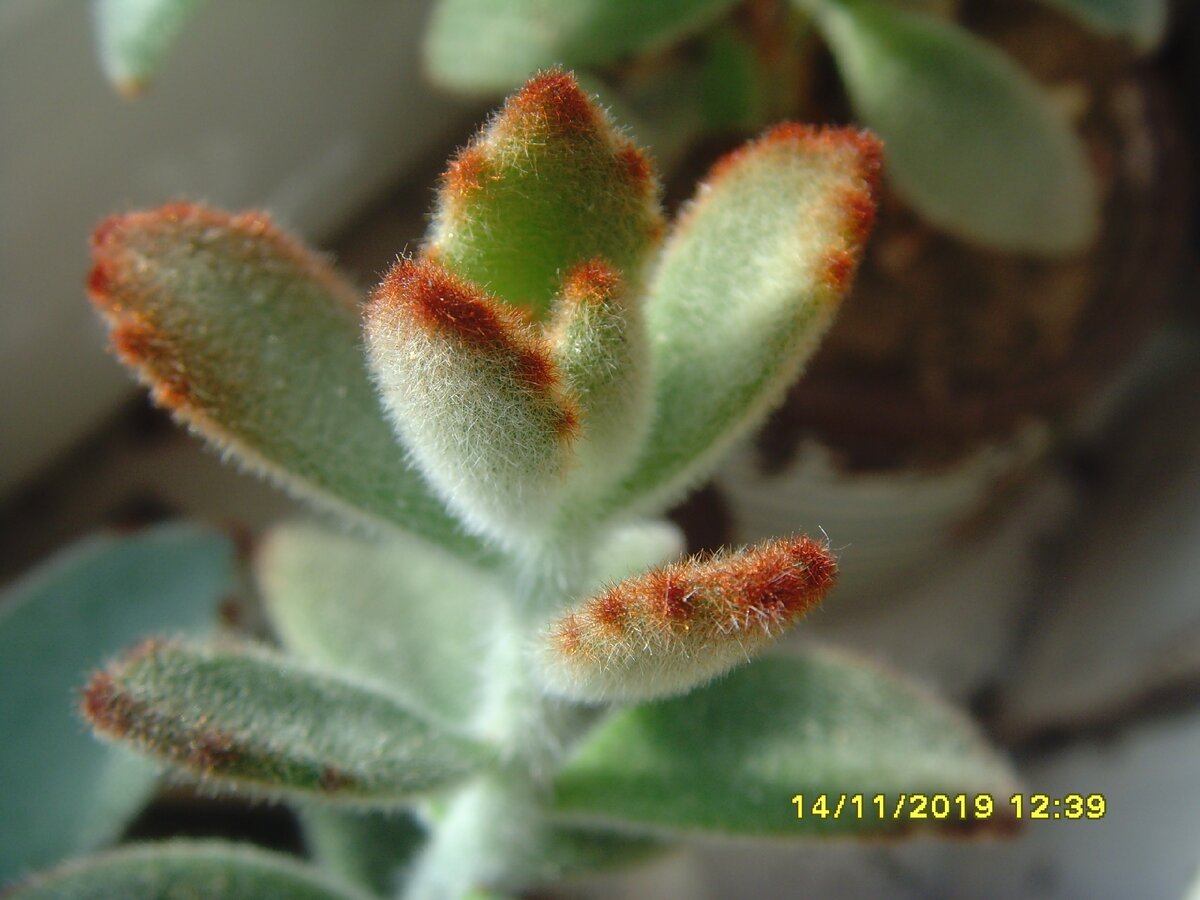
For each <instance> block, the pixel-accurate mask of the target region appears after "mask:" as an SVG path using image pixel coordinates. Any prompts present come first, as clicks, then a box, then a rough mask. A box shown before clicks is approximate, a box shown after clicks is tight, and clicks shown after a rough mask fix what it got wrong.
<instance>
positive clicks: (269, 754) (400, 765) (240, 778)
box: [83, 641, 487, 807]
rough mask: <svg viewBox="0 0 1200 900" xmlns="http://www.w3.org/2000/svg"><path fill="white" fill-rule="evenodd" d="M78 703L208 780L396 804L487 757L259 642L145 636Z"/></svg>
mask: <svg viewBox="0 0 1200 900" xmlns="http://www.w3.org/2000/svg"><path fill="white" fill-rule="evenodd" d="M83 712H84V714H85V715H86V716H87V718H88V719H89V720H90V721H91V723H92V726H93V727H94V728H95V729H96V731H97V733H98V734H100V735H101V736H103V737H105V738H108V739H110V740H113V741H119V742H123V743H126V744H129V745H132V746H133V747H135V748H137V749H139V750H141V751H142V752H143V753H146V754H148V755H150V756H152V757H156V758H158V759H161V760H163V761H165V762H168V763H171V764H172V765H174V766H177V767H179V768H182V769H183V770H185V771H186V772H188V773H190V774H192V775H196V776H198V777H200V778H202V779H211V780H212V781H213V783H214V786H216V787H220V786H221V785H225V786H227V787H231V788H245V789H246V790H248V791H250V792H252V793H260V794H267V795H280V794H296V795H299V796H311V797H321V798H324V799H329V800H343V801H347V802H350V803H354V804H358V805H360V806H376V807H380V806H385V807H386V806H394V805H397V804H399V803H402V802H403V801H405V800H406V799H408V798H410V797H412V796H414V795H417V794H421V793H425V792H428V791H432V790H436V789H438V788H442V787H445V786H447V785H449V784H452V783H454V782H455V781H458V780H460V779H462V778H464V777H466V776H467V775H469V774H470V773H471V772H473V771H474V770H475V769H477V768H478V767H479V766H481V765H482V764H483V763H484V762H485V761H486V759H487V754H486V752H484V751H483V750H482V748H480V747H478V746H477V745H474V744H472V743H470V742H468V741H465V740H463V739H460V738H455V737H451V736H449V735H447V734H443V733H440V732H439V731H437V730H436V729H434V728H433V727H431V726H429V725H427V724H426V723H425V722H423V721H422V720H420V719H417V718H415V717H414V716H413V715H412V714H411V713H409V712H408V711H406V710H405V709H403V708H402V707H401V706H400V705H399V704H398V703H397V702H396V701H395V700H394V699H393V698H392V697H391V696H390V695H387V694H384V693H381V692H378V691H376V690H373V689H371V688H369V687H367V686H366V685H361V684H357V683H354V682H351V681H348V680H345V679H344V678H342V677H340V676H335V675H333V674H328V673H324V672H320V671H318V670H315V669H308V668H305V667H302V666H301V665H299V664H298V663H295V662H293V661H290V660H288V659H285V658H282V657H279V656H277V655H275V654H273V653H269V652H267V651H266V650H264V649H259V648H251V647H248V646H245V647H235V646H216V647H206V646H192V645H187V644H180V643H172V642H159V641H147V642H146V643H144V644H143V645H141V646H140V647H138V648H136V649H134V650H133V651H131V652H130V653H129V654H127V655H126V656H125V657H123V658H122V659H119V660H118V661H117V662H115V663H113V664H112V665H110V666H109V667H108V668H107V669H105V670H104V671H102V672H99V673H97V674H96V675H95V676H94V677H93V678H92V681H91V683H90V684H89V685H88V688H87V691H86V693H85V696H84V700H83Z"/></svg>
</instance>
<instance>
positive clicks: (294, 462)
mask: <svg viewBox="0 0 1200 900" xmlns="http://www.w3.org/2000/svg"><path fill="white" fill-rule="evenodd" d="M92 253H93V257H94V260H95V267H94V268H93V270H92V274H91V277H90V279H89V288H90V291H91V296H92V300H93V301H94V302H95V304H96V305H97V307H98V308H99V309H100V310H101V312H102V313H104V315H105V317H106V318H107V319H108V321H109V323H110V325H111V326H112V329H113V330H112V341H113V345H114V346H115V348H116V350H117V352H118V353H119V354H120V355H121V356H122V357H123V358H124V359H125V361H126V362H128V363H129V364H130V365H131V366H132V367H133V368H135V369H136V370H137V372H138V374H139V376H140V377H141V379H142V380H143V381H144V382H145V383H146V384H147V385H148V386H150V387H151V388H153V389H154V395H155V399H156V400H157V401H158V402H159V403H160V404H161V405H163V406H165V407H167V408H169V409H171V410H172V411H174V412H175V413H176V414H177V415H178V416H179V417H180V418H182V419H183V420H184V421H186V422H187V423H188V424H189V425H191V426H192V427H193V428H195V429H196V430H197V431H199V432H201V433H202V434H203V435H204V436H205V437H207V438H208V439H209V440H211V441H212V442H213V443H215V444H216V445H217V446H219V447H221V448H223V449H226V450H228V451H230V452H231V453H232V454H233V455H235V456H237V457H238V458H239V459H241V460H242V461H243V462H245V463H247V464H249V465H250V467H251V468H253V469H255V470H256V471H259V472H264V473H266V474H269V475H271V476H273V477H275V478H277V479H278V480H280V481H282V482H283V483H284V484H285V485H286V486H288V487H291V488H294V489H296V491H297V492H298V493H302V494H305V495H308V496H315V497H316V498H318V499H320V500H323V501H325V502H326V503H328V504H331V505H333V506H335V507H337V508H339V509H343V510H355V509H358V510H363V511H365V512H366V513H367V514H368V515H370V516H372V517H374V518H375V519H376V520H383V521H388V522H392V523H395V524H398V525H401V526H403V527H405V528H408V529H410V530H412V531H414V532H416V533H418V534H420V535H422V536H424V537H428V538H431V539H433V540H435V541H440V542H442V543H445V544H447V545H452V546H454V547H456V548H459V549H463V550H473V549H476V548H475V545H474V544H473V542H471V541H469V540H468V539H467V538H465V537H464V536H463V534H462V533H461V530H460V529H459V528H458V525H457V523H456V522H454V521H453V520H452V519H451V518H450V517H449V515H448V514H447V513H446V512H445V510H444V509H443V507H442V505H441V504H440V503H439V502H438V501H437V500H436V499H435V498H434V497H433V495H432V494H431V493H430V492H429V490H428V488H427V487H426V486H425V483H424V481H423V479H422V478H421V476H420V474H419V473H418V472H417V470H416V469H415V468H414V467H413V466H411V465H410V464H409V463H407V462H406V461H405V457H404V452H403V450H402V449H401V448H399V447H397V446H396V440H395V438H394V437H393V435H392V432H391V429H390V428H389V427H388V424H387V421H386V420H385V418H384V416H383V412H382V410H381V409H380V408H379V402H378V400H377V399H376V397H375V391H374V389H373V388H372V386H371V383H370V381H369V379H368V378H367V372H366V364H365V362H364V360H363V358H362V349H361V347H360V343H359V341H360V339H359V324H358V314H357V309H356V305H357V299H358V298H357V295H356V292H355V291H354V290H353V289H352V288H351V287H350V286H349V285H348V284H346V283H345V282H344V281H342V280H341V279H340V278H339V277H338V275H337V274H336V273H334V272H333V271H332V270H331V269H330V268H328V267H327V266H325V265H324V264H323V263H322V262H320V261H319V260H318V259H317V258H316V257H314V256H313V255H312V254H311V253H309V252H308V251H307V250H306V249H305V248H304V247H302V246H301V245H300V244H299V243H297V242H296V241H294V240H292V239H291V238H289V237H288V236H286V235H284V234H283V233H281V232H280V231H278V230H277V229H276V228H275V227H274V226H273V225H272V224H271V223H270V221H269V220H268V219H267V218H266V217H265V216H264V215H262V214H260V213H244V214H242V215H237V216H230V215H228V214H226V213H222V212H218V211H215V210H209V209H204V208H202V207H198V206H190V205H185V204H175V205H170V206H164V207H162V208H161V209H158V210H155V211H152V212H138V213H131V214H129V215H125V216H116V217H114V218H112V219H109V220H108V221H107V222H105V223H104V224H103V225H101V226H100V227H99V228H98V229H97V230H96V233H95V235H94V236H93V238H92Z"/></svg>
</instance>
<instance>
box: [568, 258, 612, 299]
mask: <svg viewBox="0 0 1200 900" xmlns="http://www.w3.org/2000/svg"><path fill="white" fill-rule="evenodd" d="M620 288H621V275H620V273H618V272H617V270H616V269H614V268H613V267H612V266H610V265H609V264H608V263H607V262H605V261H604V260H603V259H601V258H600V257H596V258H595V259H590V260H588V261H587V262H582V263H579V264H578V265H576V266H574V267H573V268H572V269H571V270H570V271H569V272H568V273H567V277H566V278H564V279H563V294H564V296H565V297H566V298H567V299H568V300H574V301H582V302H588V303H606V302H609V301H611V300H612V299H613V297H614V296H616V294H617V292H618V291H619V290H620Z"/></svg>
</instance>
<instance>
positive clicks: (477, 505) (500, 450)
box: [365, 259, 579, 541]
mask: <svg viewBox="0 0 1200 900" xmlns="http://www.w3.org/2000/svg"><path fill="white" fill-rule="evenodd" d="M365 329H366V341H367V356H368V360H369V362H370V366H371V371H372V372H373V373H374V376H375V380H376V383H377V385H378V387H379V390H380V393H381V396H382V398H383V402H384V405H385V407H386V408H387V410H388V412H389V413H390V415H391V417H392V421H393V423H394V425H395V428H396V431H397V432H398V433H399V435H400V436H401V438H402V439H403V441H404V442H405V444H406V445H407V446H408V448H409V449H410V451H411V452H412V455H413V457H414V458H415V460H416V461H417V463H418V464H419V465H420V467H421V468H422V470H423V471H424V472H425V475H426V477H427V478H428V479H429V481H430V482H431V483H432V484H433V485H434V486H435V487H436V489H437V490H438V491H439V492H440V493H441V494H442V496H444V497H445V498H446V502H447V503H448V504H449V505H450V506H451V507H452V508H453V509H455V510H456V511H457V512H458V513H459V515H460V516H461V517H462V518H463V519H464V520H465V521H466V522H467V523H468V525H470V526H471V527H473V528H474V529H475V530H477V531H479V532H481V533H484V534H490V535H492V536H493V537H496V538H498V539H500V540H502V541H508V540H511V539H512V538H513V534H514V526H517V525H519V526H520V527H521V528H528V527H530V526H531V525H533V524H535V523H536V522H537V521H539V520H540V519H541V517H542V516H543V514H544V513H545V511H546V510H547V509H548V507H549V506H550V505H551V504H552V503H553V501H554V500H555V499H556V498H557V497H558V491H557V488H558V487H559V486H560V485H561V483H562V480H563V476H564V474H565V472H566V469H567V467H568V465H569V463H570V461H571V458H572V457H571V445H572V442H573V440H574V438H575V436H576V434H577V432H578V429H579V413H578V410H577V408H576V406H575V404H574V402H573V399H572V398H571V396H570V395H569V394H568V392H567V390H566V389H565V386H564V384H563V379H562V375H561V372H560V371H559V367H558V365H557V363H556V362H555V360H554V358H553V356H552V354H551V352H550V348H549V347H548V345H547V343H546V341H545V338H544V337H543V336H542V335H541V334H540V333H539V332H538V331H536V330H535V329H534V328H533V327H531V325H530V324H529V322H528V321H527V319H526V318H525V316H524V315H523V314H522V313H521V312H519V311H518V310H516V309H513V308H512V307H509V306H506V305H505V304H503V303H501V302H499V301H498V300H496V299H495V298H494V297H492V296H490V295H488V294H487V293H485V292H484V291H482V290H481V289H480V288H479V287H478V286H477V285H475V284H472V283H470V282H469V281H467V280H465V279H463V278H460V277H458V276H456V275H455V274H453V273H452V272H450V271H448V270H447V269H446V268H444V267H443V266H441V265H439V264H438V263H436V262H433V261H430V260H411V259H402V260H400V261H398V262H397V263H396V265H395V266H393V267H392V269H391V271H390V272H389V273H388V274H387V277H385V278H384V280H383V283H382V284H381V285H380V286H379V288H378V289H377V290H376V291H375V292H374V294H373V295H372V298H371V301H370V302H369V304H368V305H367V308H366V311H365ZM464 435H470V440H464Z"/></svg>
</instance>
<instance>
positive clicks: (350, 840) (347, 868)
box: [299, 805, 425, 897]
mask: <svg viewBox="0 0 1200 900" xmlns="http://www.w3.org/2000/svg"><path fill="white" fill-rule="evenodd" d="M299 814H300V823H301V825H302V826H303V829H304V842H305V844H307V845H308V849H309V852H310V853H311V854H312V856H313V859H314V860H315V862H316V863H317V865H319V866H320V867H321V869H322V870H324V871H325V872H329V873H330V874H332V875H335V876H337V877H338V878H340V879H342V880H343V881H345V882H346V883H348V884H354V885H358V886H360V887H362V888H363V889H365V890H368V891H370V892H371V893H372V894H375V895H378V896H380V897H391V896H395V895H396V883H397V879H398V877H399V875H400V871H399V870H400V869H401V868H402V867H403V866H404V865H405V864H406V863H407V862H408V861H409V860H410V858H411V857H412V855H413V854H414V853H415V852H416V850H417V849H418V848H419V847H420V846H421V844H422V843H423V842H424V840H425V830H424V829H423V828H422V827H421V826H420V825H419V824H418V823H417V821H416V820H415V819H414V818H413V817H412V816H411V815H410V814H409V813H408V812H401V811H395V812H391V813H383V812H361V811H358V810H347V809H337V808H335V807H330V806H316V805H309V806H305V807H304V808H302V809H301V810H300V813H299Z"/></svg>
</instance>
